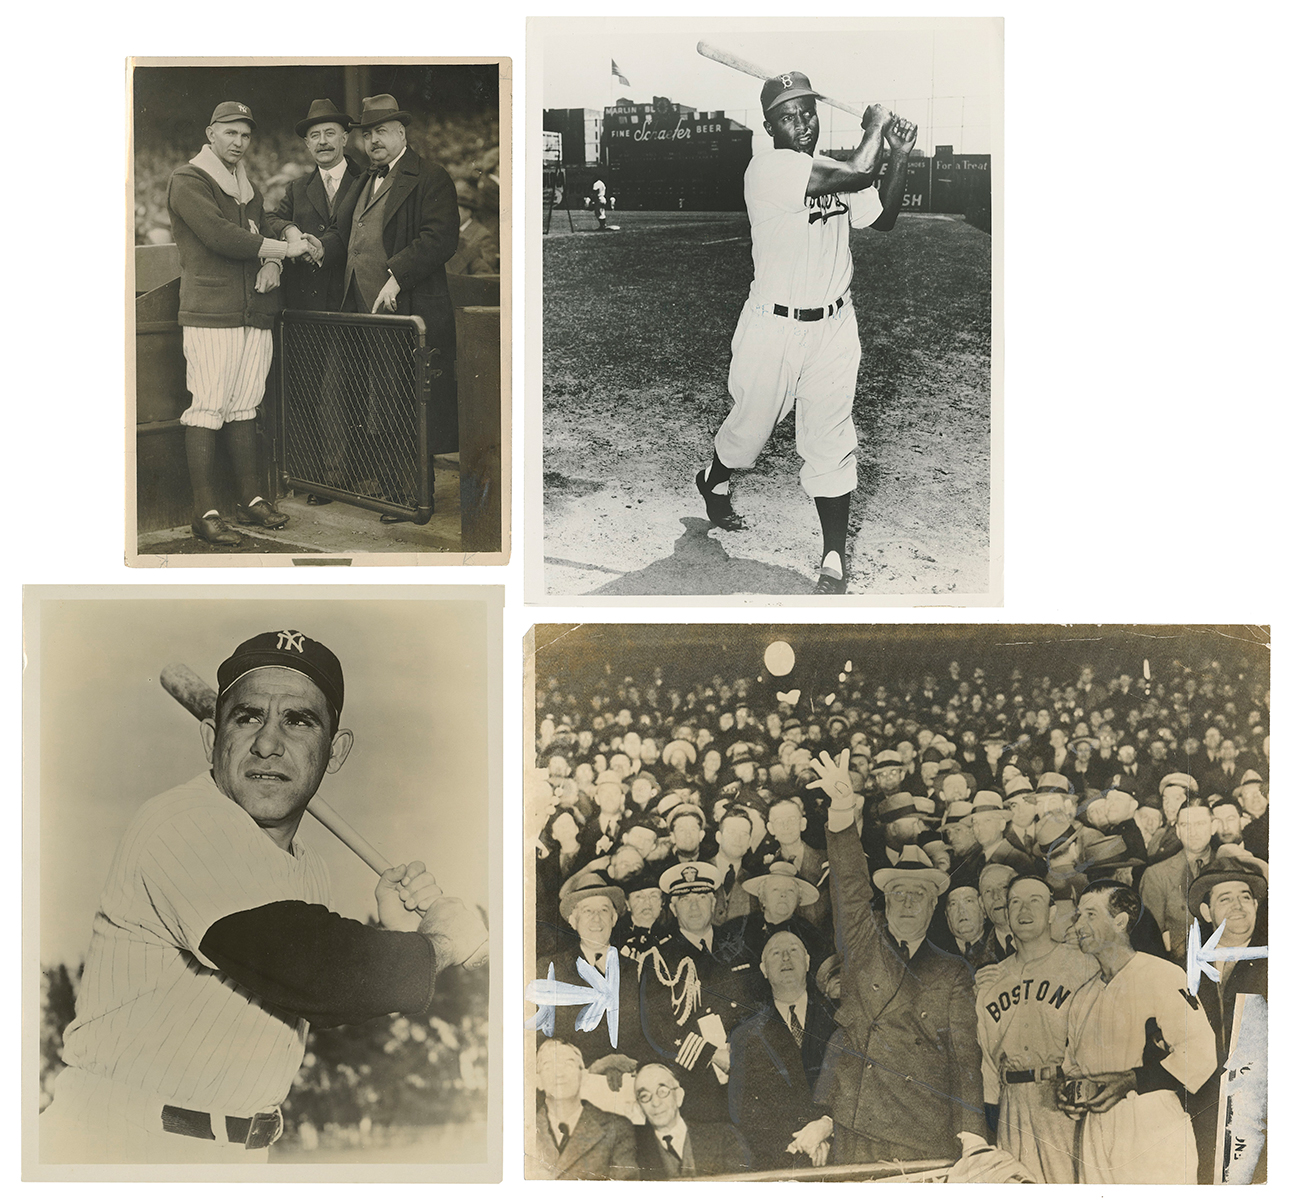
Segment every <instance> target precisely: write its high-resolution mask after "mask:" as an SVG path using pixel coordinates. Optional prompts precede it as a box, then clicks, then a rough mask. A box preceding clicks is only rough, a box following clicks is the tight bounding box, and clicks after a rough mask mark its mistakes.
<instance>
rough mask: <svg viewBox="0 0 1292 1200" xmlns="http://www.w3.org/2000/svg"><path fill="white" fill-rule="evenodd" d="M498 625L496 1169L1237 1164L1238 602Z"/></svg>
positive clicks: (1255, 901)
mask: <svg viewBox="0 0 1292 1200" xmlns="http://www.w3.org/2000/svg"><path fill="white" fill-rule="evenodd" d="M533 646H534V650H533V660H532V662H533V670H532V680H533V691H532V693H531V698H532V709H531V712H532V717H533V724H532V726H531V733H532V737H533V741H532V750H533V756H532V758H531V760H530V763H529V774H528V776H527V779H526V785H527V786H526V800H527V808H526V815H527V829H526V832H527V837H528V842H527V846H526V850H527V857H528V859H529V862H528V867H529V892H528V897H529V909H528V916H529V918H530V925H529V928H528V930H527V934H528V937H529V939H530V955H529V956H527V957H529V961H528V962H527V963H526V966H527V968H528V969H529V971H531V972H532V974H529V975H527V977H526V978H527V983H526V989H525V999H526V1001H527V1002H528V1007H527V1010H526V1011H527V1014H528V1019H527V1027H528V1028H529V1029H531V1030H533V1031H534V1033H533V1035H532V1037H533V1039H534V1040H533V1041H532V1042H530V1043H528V1045H527V1056H528V1063H527V1065H528V1066H529V1068H530V1073H529V1077H528V1078H529V1080H530V1081H531V1083H532V1086H533V1092H532V1095H533V1096H534V1098H535V1099H534V1101H533V1107H532V1108H529V1109H528V1112H529V1113H530V1114H531V1116H532V1119H533V1125H532V1127H531V1129H530V1130H529V1137H528V1141H527V1152H528V1157H527V1159H526V1172H527V1174H528V1176H529V1177H531V1178H543V1179H686V1178H693V1177H701V1176H708V1177H716V1176H722V1177H726V1178H733V1177H736V1178H740V1179H747V1180H755V1179H756V1180H770V1179H776V1180H785V1179H812V1180H822V1181H824V1180H834V1181H840V1180H858V1181H859V1180H871V1179H879V1178H886V1177H893V1178H897V1177H901V1178H903V1179H907V1180H917V1181H919V1180H923V1181H928V1182H938V1181H945V1182H950V1183H958V1182H997V1183H1006V1182H1028V1183H1050V1184H1060V1183H1065V1184H1071V1183H1079V1184H1120V1183H1158V1184H1160V1183H1172V1184H1192V1183H1250V1182H1265V1179H1266V1146H1267V1134H1266V1120H1267V1116H1266V1114H1267V1105H1266V1101H1267V1094H1268V1080H1269V1073H1268V1069H1267V1065H1268V1064H1267V1052H1266V1031H1267V1029H1268V1027H1269V1023H1268V1020H1267V1007H1266V1005H1267V1002H1266V997H1267V996H1268V981H1267V971H1266V966H1267V959H1268V957H1269V955H1270V954H1271V953H1273V954H1275V955H1277V954H1278V952H1279V951H1278V949H1277V947H1271V946H1270V939H1269V925H1270V922H1269V921H1268V919H1267V916H1266V902H1267V899H1268V893H1269V886H1268V885H1269V873H1270V862H1271V849H1270V843H1269V827H1268V819H1269V817H1268V813H1269V784H1268V780H1269V777H1270V756H1269V728H1270V724H1269V722H1270V709H1269V687H1270V675H1269V662H1270V660H1269V646H1268V631H1267V630H1263V629H1259V628H1255V627H1229V628H1225V629H1185V628H1182V627H1172V626H1154V627H1151V628H1150V627H1115V628H1114V627H1102V628H1100V627H1091V626H1086V627H1072V626H1069V627H1062V628H1060V627H1054V626H1008V627H1006V626H934V625H921V626H909V627H903V626H879V627H867V626H859V625H855V624H853V625H837V626H836V625H806V626H805V625H779V626H766V625H703V626H694V625H693V626H685V625H604V624H597V625H589V624H584V625H582V626H573V627H571V626H565V625H541V626H537V627H535V630H534V632H533ZM1274 1152H1275V1153H1277V1145H1276V1146H1275V1148H1274Z"/></svg>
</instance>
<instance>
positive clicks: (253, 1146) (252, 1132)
mask: <svg viewBox="0 0 1292 1200" xmlns="http://www.w3.org/2000/svg"><path fill="white" fill-rule="evenodd" d="M282 1134H283V1113H282V1110H281V1109H279V1108H275V1109H274V1110H273V1111H272V1112H258V1113H256V1114H255V1115H253V1116H252V1118H251V1121H250V1124H249V1125H248V1127H247V1140H246V1141H245V1142H244V1143H243V1144H244V1146H245V1147H246V1148H247V1149H248V1150H264V1149H265V1148H266V1147H268V1146H272V1145H273V1144H274V1143H275V1142H276V1141H278V1139H279V1138H280V1137H282Z"/></svg>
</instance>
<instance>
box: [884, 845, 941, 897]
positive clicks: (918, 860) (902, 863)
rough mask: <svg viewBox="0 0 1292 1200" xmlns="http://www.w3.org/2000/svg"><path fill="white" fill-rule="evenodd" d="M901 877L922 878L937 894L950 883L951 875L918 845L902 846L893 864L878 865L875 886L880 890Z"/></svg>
mask: <svg viewBox="0 0 1292 1200" xmlns="http://www.w3.org/2000/svg"><path fill="white" fill-rule="evenodd" d="M902 879H911V880H915V879H922V880H923V881H924V882H925V883H931V884H932V885H933V886H934V887H935V888H936V889H937V893H938V895H939V896H940V895H942V893H943V892H945V891H946V890H947V888H948V887H949V886H950V884H951V877H950V876H949V875H948V874H947V873H946V872H945V871H939V870H938V869H937V867H935V866H934V865H933V863H932V862H931V861H930V859H929V856H928V855H927V854H925V853H924V851H923V850H921V849H920V848H919V846H903V847H902V856H901V858H899V859H898V860H897V863H896V865H895V866H891V867H880V869H879V870H878V871H876V872H875V886H876V887H877V888H879V890H880V891H881V892H882V891H883V890H884V889H885V888H886V887H887V886H888V885H889V884H890V883H897V882H898V881H899V880H902Z"/></svg>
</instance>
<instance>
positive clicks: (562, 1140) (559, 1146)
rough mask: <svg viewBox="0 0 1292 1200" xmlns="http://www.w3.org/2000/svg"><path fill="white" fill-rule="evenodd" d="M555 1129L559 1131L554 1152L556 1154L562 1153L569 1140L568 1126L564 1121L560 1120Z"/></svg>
mask: <svg viewBox="0 0 1292 1200" xmlns="http://www.w3.org/2000/svg"><path fill="white" fill-rule="evenodd" d="M557 1129H559V1130H560V1131H561V1136H560V1137H559V1138H558V1139H557V1142H556V1152H557V1154H564V1153H565V1147H566V1146H567V1145H568V1144H569V1141H570V1127H569V1126H568V1125H567V1124H566V1123H565V1122H564V1121H562V1122H561V1123H560V1124H559V1125H557Z"/></svg>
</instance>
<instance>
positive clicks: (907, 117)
mask: <svg viewBox="0 0 1292 1200" xmlns="http://www.w3.org/2000/svg"><path fill="white" fill-rule="evenodd" d="M527 50H528V55H527V75H526V77H527V81H528V84H527V92H528V103H527V109H526V132H527V136H528V137H529V138H530V157H529V160H528V164H527V175H526V188H525V208H526V212H525V220H526V230H527V238H528V243H527V245H528V251H527V260H526V263H527V275H526V278H527V306H526V312H527V333H528V341H527V348H528V353H529V363H528V371H527V376H526V379H527V389H528V390H527V397H528V404H527V439H526V440H527V443H528V445H527V455H528V468H527V475H526V496H527V501H528V510H529V512H531V513H538V512H540V511H541V513H542V525H541V529H535V528H533V525H532V522H531V526H530V528H529V532H528V535H527V544H526V554H527V557H526V575H527V580H528V582H529V586H530V587H531V588H532V589H533V590H535V591H539V592H541V593H542V595H543V596H544V597H545V598H546V599H547V601H548V602H549V603H553V602H563V603H574V604H582V603H587V604H592V603H606V604H614V603H616V602H617V603H620V604H624V603H631V600H629V599H627V598H630V597H643V596H648V597H650V598H651V602H652V603H661V602H662V603H669V602H670V599H669V598H677V597H685V598H686V602H688V603H699V604H703V603H724V604H733V603H743V604H750V603H766V602H768V601H769V600H770V599H771V598H783V597H794V598H795V599H794V600H793V601H792V602H793V603H800V602H806V603H812V604H815V603H818V602H824V603H839V602H841V598H843V597H846V600H844V601H842V602H845V603H848V604H875V605H894V604H909V603H912V602H917V601H918V602H920V603H933V604H955V605H983V604H999V603H1000V602H1001V596H1002V592H1001V584H1002V546H1001V530H1002V527H1003V526H1002V523H1001V509H1000V505H1001V488H1000V480H1001V474H1000V469H1001V464H1000V439H1001V436H1002V429H1001V424H1000V419H1001V396H1000V379H1001V356H1000V348H999V341H998V338H994V337H993V332H994V331H996V323H997V320H998V318H999V314H1000V311H1001V307H1000V306H1001V301H1002V297H1001V279H1000V274H999V268H1000V264H1001V258H1000V235H1001V229H1000V225H999V212H1000V205H999V203H998V201H999V191H998V190H994V189H993V179H996V180H999V178H1000V172H1001V170H1002V158H1001V155H1002V145H1003V140H1002V122H1001V113H1002V80H1003V24H1002V22H1001V21H1000V20H999V19H991V18H968V19H946V20H943V19H936V20H935V19H927V18H921V19H904V20H895V19H887V20H881V19H873V20H860V19H845V20H840V19H838V18H803V19H798V20H796V19H793V18H784V19H779V20H776V21H771V20H758V19H754V18H735V19H726V20H723V19H719V18H712V19H704V18H685V19H682V18H618V17H611V18H605V19H601V20H598V21H595V22H589V21H586V20H581V19H577V18H535V19H532V20H531V21H530V23H529V40H528V47H527ZM540 122H541V124H540ZM540 156H541V167H540V164H539V162H538V161H537V160H538V159H539V158H540ZM540 171H541V179H540ZM836 218H841V219H836ZM791 418H792V419H791ZM540 464H541V469H540ZM672 602H673V603H681V602H682V601H681V600H677V599H673V600H672ZM777 602H779V603H787V602H790V601H786V600H784V599H780V600H778V601H777Z"/></svg>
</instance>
